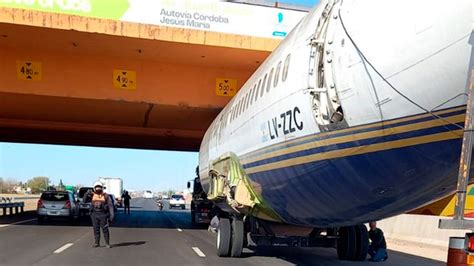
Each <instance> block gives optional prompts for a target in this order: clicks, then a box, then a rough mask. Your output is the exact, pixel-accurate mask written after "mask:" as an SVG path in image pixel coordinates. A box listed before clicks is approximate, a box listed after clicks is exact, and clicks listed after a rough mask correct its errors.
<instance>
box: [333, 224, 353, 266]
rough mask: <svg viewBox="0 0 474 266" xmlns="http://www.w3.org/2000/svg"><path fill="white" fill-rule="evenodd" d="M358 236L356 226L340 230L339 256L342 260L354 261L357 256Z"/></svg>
mask: <svg viewBox="0 0 474 266" xmlns="http://www.w3.org/2000/svg"><path fill="white" fill-rule="evenodd" d="M356 247H357V236H356V230H355V227H354V226H346V227H341V228H339V239H338V240H337V256H338V258H339V259H340V260H353V259H354V258H355V256H356Z"/></svg>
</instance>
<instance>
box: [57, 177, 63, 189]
mask: <svg viewBox="0 0 474 266" xmlns="http://www.w3.org/2000/svg"><path fill="white" fill-rule="evenodd" d="M58 190H64V184H63V180H62V179H59V185H58Z"/></svg>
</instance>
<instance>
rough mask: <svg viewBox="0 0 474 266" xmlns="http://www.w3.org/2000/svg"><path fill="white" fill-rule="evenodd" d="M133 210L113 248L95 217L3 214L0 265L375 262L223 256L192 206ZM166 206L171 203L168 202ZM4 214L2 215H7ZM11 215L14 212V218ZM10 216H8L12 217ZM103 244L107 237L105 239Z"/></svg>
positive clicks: (394, 261) (398, 258)
mask: <svg viewBox="0 0 474 266" xmlns="http://www.w3.org/2000/svg"><path fill="white" fill-rule="evenodd" d="M131 206H132V208H131V209H132V213H131V215H129V216H128V215H126V214H124V213H123V211H122V210H121V209H120V210H119V211H118V213H117V215H116V220H115V221H114V224H113V225H112V228H111V242H112V243H111V244H112V248H111V249H107V248H103V247H102V248H92V247H91V245H92V244H93V234H92V227H91V226H90V222H89V221H88V220H87V219H86V220H82V221H81V222H78V223H76V224H70V223H68V222H66V221H52V222H47V223H45V224H44V225H38V224H37V223H36V221H35V220H34V219H33V220H31V219H32V218H33V217H31V216H30V217H22V219H24V220H25V219H26V222H20V223H17V224H10V225H8V224H7V223H6V221H7V220H6V219H5V218H0V265H1V266H4V265H15V266H18V265H80V266H84V265H114V266H118V265H127V266H137V265H272V266H273V265H372V264H373V263H371V262H368V261H367V262H348V261H339V260H338V259H337V255H336V251H335V249H325V248H297V249H295V248H291V249H290V248H274V247H272V248H258V249H252V250H250V249H244V254H243V257H242V258H219V257H217V255H216V251H215V240H216V235H215V234H213V233H211V232H208V231H207V229H206V228H202V229H194V228H192V227H191V223H190V213H189V210H178V209H176V210H169V209H168V208H165V209H164V210H163V211H159V210H158V208H157V206H156V203H155V202H154V200H152V199H142V198H139V199H133V200H132V204H131ZM165 207H167V206H165ZM2 219H3V220H2ZM10 219H11V218H10ZM9 222H10V221H8V223H9ZM102 244H103V243H102ZM382 264H383V265H444V263H443V262H440V261H434V260H430V259H426V258H421V257H416V256H412V255H408V254H404V253H398V252H395V251H389V260H387V261H386V262H384V263H382Z"/></svg>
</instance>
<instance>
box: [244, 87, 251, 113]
mask: <svg viewBox="0 0 474 266" xmlns="http://www.w3.org/2000/svg"><path fill="white" fill-rule="evenodd" d="M249 100H250V91H249V92H248V93H247V95H246V96H245V108H244V111H245V110H247V108H249Z"/></svg>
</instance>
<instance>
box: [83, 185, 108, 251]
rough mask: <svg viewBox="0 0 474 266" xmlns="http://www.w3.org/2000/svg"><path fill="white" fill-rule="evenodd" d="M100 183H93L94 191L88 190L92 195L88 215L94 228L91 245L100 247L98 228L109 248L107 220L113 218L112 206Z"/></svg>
mask: <svg viewBox="0 0 474 266" xmlns="http://www.w3.org/2000/svg"><path fill="white" fill-rule="evenodd" d="M102 188H103V186H102V183H100V182H95V183H94V191H93V192H88V193H91V194H92V195H91V196H90V197H84V198H90V199H91V203H92V204H91V206H92V207H91V211H90V216H91V219H92V227H93V229H94V237H95V243H94V245H93V246H92V247H95V248H96V247H100V229H101V228H102V233H103V234H104V239H105V246H106V247H107V248H110V233H109V221H110V222H112V221H113V220H114V207H113V205H112V202H111V200H110V198H109V195H107V193H105V192H104V191H103V189H102Z"/></svg>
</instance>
